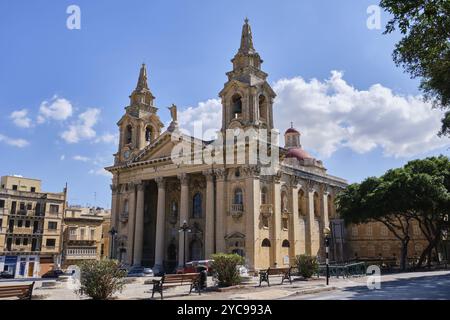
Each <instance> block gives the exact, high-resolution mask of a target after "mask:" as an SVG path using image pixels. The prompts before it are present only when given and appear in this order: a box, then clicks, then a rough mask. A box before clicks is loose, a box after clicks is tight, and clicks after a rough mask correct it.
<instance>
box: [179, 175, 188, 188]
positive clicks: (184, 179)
mask: <svg viewBox="0 0 450 320" xmlns="http://www.w3.org/2000/svg"><path fill="white" fill-rule="evenodd" d="M178 179H179V180H180V184H181V185H182V186H187V185H188V184H189V176H188V174H187V173H180V174H178Z"/></svg>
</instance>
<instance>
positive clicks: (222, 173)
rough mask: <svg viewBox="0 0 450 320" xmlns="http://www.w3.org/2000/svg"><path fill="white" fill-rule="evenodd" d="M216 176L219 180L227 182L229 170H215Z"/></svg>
mask: <svg viewBox="0 0 450 320" xmlns="http://www.w3.org/2000/svg"><path fill="white" fill-rule="evenodd" d="M214 174H215V175H216V177H217V179H218V180H225V178H226V176H227V169H214Z"/></svg>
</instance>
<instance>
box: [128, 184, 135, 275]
mask: <svg viewBox="0 0 450 320" xmlns="http://www.w3.org/2000/svg"><path fill="white" fill-rule="evenodd" d="M128 210H129V211H128V226H127V227H128V230H127V263H128V264H129V265H130V266H131V265H132V264H133V249H134V227H135V224H134V222H135V216H136V215H135V212H136V185H135V184H134V182H130V183H128Z"/></svg>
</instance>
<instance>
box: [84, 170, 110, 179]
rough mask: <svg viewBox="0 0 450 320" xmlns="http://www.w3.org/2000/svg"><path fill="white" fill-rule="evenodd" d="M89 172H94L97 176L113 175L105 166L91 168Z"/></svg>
mask: <svg viewBox="0 0 450 320" xmlns="http://www.w3.org/2000/svg"><path fill="white" fill-rule="evenodd" d="M89 174H93V175H96V176H104V177H108V178H111V177H112V174H111V173H110V172H108V171H106V170H105V169H103V168H97V169H91V170H89Z"/></svg>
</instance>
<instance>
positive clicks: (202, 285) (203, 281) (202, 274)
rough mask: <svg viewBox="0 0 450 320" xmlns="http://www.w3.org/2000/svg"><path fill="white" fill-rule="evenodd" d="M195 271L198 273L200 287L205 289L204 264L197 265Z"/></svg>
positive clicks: (206, 276) (206, 275)
mask: <svg viewBox="0 0 450 320" xmlns="http://www.w3.org/2000/svg"><path fill="white" fill-rule="evenodd" d="M197 272H199V273H200V288H201V289H205V288H206V287H207V280H208V269H207V268H206V267H205V266H198V267H197Z"/></svg>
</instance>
